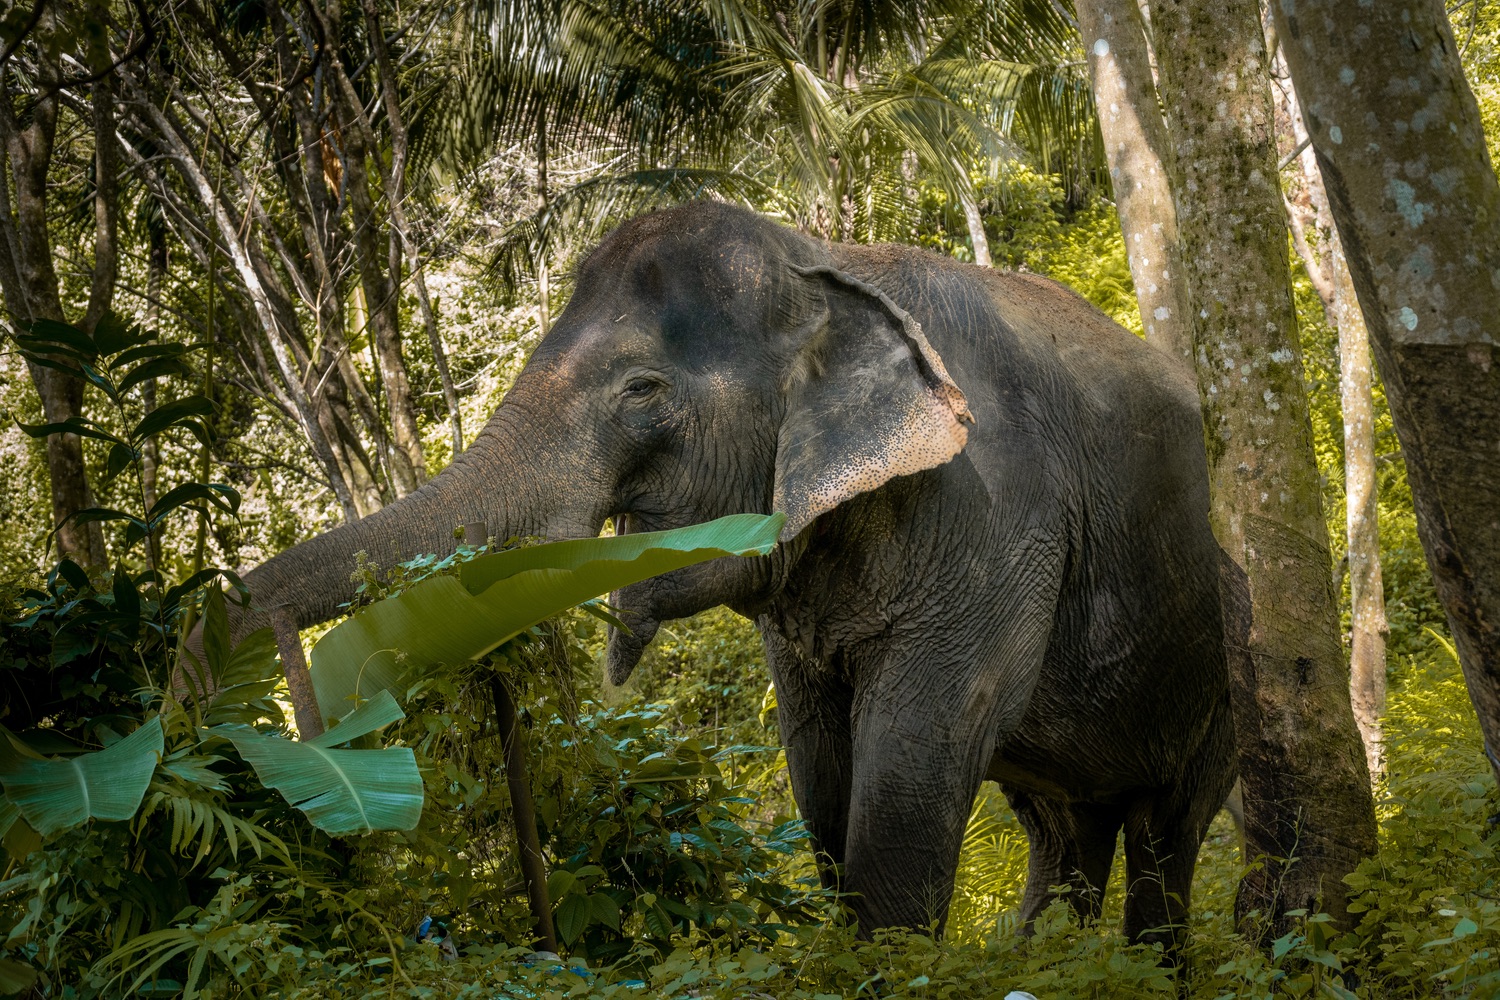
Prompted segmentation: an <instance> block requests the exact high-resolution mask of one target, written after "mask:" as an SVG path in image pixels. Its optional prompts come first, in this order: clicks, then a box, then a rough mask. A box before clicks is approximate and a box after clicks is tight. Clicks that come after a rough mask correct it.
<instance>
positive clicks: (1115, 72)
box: [1075, 0, 1193, 364]
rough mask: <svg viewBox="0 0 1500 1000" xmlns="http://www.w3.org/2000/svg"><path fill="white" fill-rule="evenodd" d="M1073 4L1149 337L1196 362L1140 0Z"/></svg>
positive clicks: (1163, 133)
mask: <svg viewBox="0 0 1500 1000" xmlns="http://www.w3.org/2000/svg"><path fill="white" fill-rule="evenodd" d="M1075 6H1076V8H1077V11H1078V30H1079V32H1080V33H1081V34H1082V36H1083V43H1084V48H1085V49H1086V50H1087V51H1088V59H1089V74H1090V76H1091V77H1092V79H1093V81H1094V104H1095V106H1097V107H1098V109H1099V130H1100V132H1101V133H1103V136H1104V152H1105V156H1106V158H1107V159H1108V161H1109V176H1110V180H1111V182H1112V183H1113V185H1114V195H1115V210H1116V211H1117V212H1118V213H1119V216H1120V232H1121V233H1122V234H1123V235H1124V237H1125V250H1126V253H1127V254H1128V256H1129V260H1130V277H1131V280H1132V281H1133V282H1134V283H1135V296H1136V301H1137V302H1139V303H1140V307H1141V324H1142V326H1143V327H1144V328H1145V331H1146V340H1147V342H1148V343H1150V344H1152V345H1153V346H1155V347H1157V348H1159V349H1161V350H1163V351H1166V352H1167V353H1168V354H1170V355H1172V356H1173V357H1175V358H1180V359H1182V362H1183V363H1184V364H1192V355H1193V330H1192V323H1191V322H1190V320H1191V316H1190V310H1189V306H1188V287H1187V284H1186V282H1184V281H1183V279H1182V259H1181V249H1180V246H1179V244H1178V237H1177V211H1176V208H1175V207H1174V206H1173V204H1172V188H1171V183H1170V181H1169V179H1168V177H1169V168H1168V165H1169V164H1170V162H1171V147H1170V146H1168V144H1167V126H1166V122H1164V121H1163V120H1162V116H1161V111H1160V109H1159V107H1158V104H1157V98H1156V84H1155V81H1154V79H1153V77H1152V72H1151V49H1150V45H1149V43H1148V42H1147V40H1146V32H1145V25H1144V24H1143V23H1142V22H1141V12H1140V10H1139V8H1137V7H1136V5H1135V0H1078V3H1077V4H1076V5H1075Z"/></svg>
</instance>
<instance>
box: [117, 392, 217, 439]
mask: <svg viewBox="0 0 1500 1000" xmlns="http://www.w3.org/2000/svg"><path fill="white" fill-rule="evenodd" d="M213 411H214V404H213V400H211V399H209V398H208V397H206V396H198V395H193V396H184V397H183V398H182V399H174V400H173V401H172V402H170V403H166V404H163V405H162V406H158V407H157V408H156V409H154V410H152V411H151V412H150V413H149V414H147V415H146V416H145V418H143V419H142V420H141V422H140V423H138V424H136V425H135V429H134V430H132V431H131V432H130V438H131V440H133V441H139V440H141V439H142V438H148V437H150V436H151V435H153V434H160V433H161V432H162V431H164V430H166V429H167V428H168V427H172V426H175V425H177V424H179V423H186V422H188V419H189V418H191V417H206V416H208V415H209V414H211V413H213ZM194 433H197V432H196V431H195V432H194Z"/></svg>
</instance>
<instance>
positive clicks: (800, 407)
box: [236, 203, 1234, 941]
mask: <svg viewBox="0 0 1500 1000" xmlns="http://www.w3.org/2000/svg"><path fill="white" fill-rule="evenodd" d="M775 510H781V511H785V512H786V513H787V515H788V521H787V527H786V530H785V532H784V533H783V535H782V543H781V545H780V546H779V547H778V548H777V550H776V551H775V552H774V553H773V554H772V555H770V556H768V557H765V558H763V559H754V560H721V561H718V562H714V563H708V564H704V565H702V566H698V567H693V568H691V569H687V570H682V571H679V572H677V573H673V574H670V575H668V576H665V577H662V578H659V579H657V580H654V581H649V582H647V583H645V584H641V585H638V586H635V587H631V588H629V589H627V590H625V591H622V592H621V593H620V594H618V595H617V597H616V600H617V602H618V603H619V605H620V606H621V607H622V608H623V609H624V613H625V616H626V620H627V622H628V623H630V624H631V625H632V626H633V628H634V634H633V635H629V636H626V635H616V636H614V637H612V640H611V644H610V651H609V662H608V669H609V673H610V675H611V676H612V678H613V679H614V680H616V681H619V680H622V679H623V678H624V677H625V676H626V675H628V673H629V672H630V669H631V668H632V667H633V666H634V665H635V663H636V662H637V660H638V659H639V657H640V654H641V648H642V646H643V645H644V642H645V641H646V640H649V638H650V636H651V635H653V634H654V633H655V630H656V626H657V623H658V622H660V621H662V620H665V619H668V618H675V617H681V616H685V615H689V614H693V613H696V612H698V611H700V610H703V609H705V608H708V607H712V606H714V605H718V604H727V605H729V606H730V607H732V608H734V609H735V610H737V611H739V612H740V613H742V614H745V615H747V616H750V617H752V618H754V619H755V621H756V623H757V625H758V626H759V628H760V631H761V634H762V635H763V636H764V638H765V643H766V652H767V659H768V662H769V665H770V670H771V674H772V677H773V679H774V681H775V683H776V687H777V696H778V700H779V705H780V719H781V732H782V734H783V737H784V740H785V742H786V747H787V761H788V767H789V769H790V772H791V779H792V787H793V790H794V792H795V794H796V797H797V802H798V804H799V806H800V807H801V810H802V813H803V816H804V817H805V819H806V821H807V824H808V827H809V829H810V831H811V833H812V836H813V838H814V843H815V846H816V848H817V850H818V851H819V852H820V856H821V858H822V860H823V862H824V872H825V878H826V879H829V880H837V882H838V884H839V885H840V886H841V887H842V888H844V889H846V890H848V891H850V892H851V893H854V894H855V895H854V896H853V898H852V901H851V905H852V907H853V910H854V912H855V914H856V915H857V917H858V918H859V920H860V926H861V928H862V930H864V931H866V932H868V931H869V930H871V929H873V928H875V927H879V926H892V925H908V926H928V925H930V924H931V923H932V922H934V921H938V922H941V921H942V920H943V919H944V918H945V916H946V914H947V910H948V902H949V897H950V895H951V893H952V888H953V877H954V871H955V868H956V866H957V862H958V853H959V846H960V842H961V840H962V837H963V832H964V827H965V821H966V819H967V817H968V815H969V811H970V808H971V806H972V803H973V800H974V797H975V794H976V792H977V790H978V788H979V784H980V782H981V781H982V780H984V779H985V778H987V777H988V778H993V779H995V780H996V781H998V782H999V783H1000V784H1001V786H1002V787H1003V788H1004V790H1005V792H1006V795H1007V796H1008V797H1009V799H1010V801H1011V804H1012V805H1013V807H1014V808H1015V811H1016V813H1017V815H1018V817H1019V818H1020V820H1021V822H1022V824H1023V825H1024V826H1025V828H1026V831H1027V834H1028V837H1029V839H1030V844H1031V855H1030V857H1031V862H1030V871H1029V874H1028V881H1027V889H1026V896H1025V902H1024V904H1023V911H1024V912H1023V916H1025V917H1026V918H1027V919H1029V918H1031V917H1034V916H1035V915H1036V914H1037V913H1038V912H1040V910H1041V909H1042V908H1043V907H1044V906H1045V905H1046V904H1047V902H1048V900H1049V895H1048V892H1049V889H1048V887H1049V886H1052V885H1059V884H1071V885H1072V886H1073V887H1074V890H1075V891H1074V892H1072V893H1071V894H1070V899H1071V900H1072V902H1073V904H1074V905H1075V906H1076V907H1078V908H1079V909H1080V910H1082V911H1083V912H1084V913H1086V914H1096V913H1097V912H1098V909H1099V905H1100V900H1101V896H1102V890H1103V886H1104V884H1105V882H1106V880H1107V878H1108V874H1109V869H1110V864H1111V861H1112V858H1113V856H1114V849H1115V841H1116V836H1117V834H1118V833H1119V831H1120V830H1121V828H1122V827H1123V829H1124V831H1125V859H1126V867H1127V885H1128V886H1129V895H1128V898H1127V901H1126V907H1125V921H1126V929H1127V931H1128V932H1129V933H1130V934H1131V935H1133V936H1135V937H1138V938H1139V937H1151V936H1153V931H1155V933H1156V934H1160V935H1162V936H1164V937H1165V938H1166V939H1167V940H1169V941H1170V940H1171V939H1172V936H1173V934H1172V932H1171V931H1170V930H1162V929H1163V928H1170V927H1177V926H1180V925H1181V923H1182V922H1183V920H1184V916H1185V911H1186V906H1187V899H1188V892H1189V887H1190V882H1191V878H1192V871H1193V865H1194V862H1195V860H1196V856H1197V852H1198V847H1199V844H1200V843H1201V841H1202V838H1203V835H1204V832H1205V830H1206V828H1207V825H1208V822H1209V820H1210V818H1211V817H1212V816H1213V814H1214V813H1215V811H1216V810H1217V808H1218V805H1219V803H1220V802H1222V801H1223V799H1224V795H1225V793H1226V792H1227V791H1228V789H1229V787H1230V785H1231V784H1232V782H1233V779H1234V763H1233V757H1232V738H1231V730H1230V718H1229V709H1228V696H1227V682H1226V676H1225V667H1224V662H1223V652H1222V638H1221V627H1220V611H1219V598H1218V582H1217V574H1218V567H1219V552H1218V548H1217V546H1216V544H1215V542H1214V539H1213V536H1212V534H1211V533H1210V530H1209V526H1208V491H1207V474H1206V471H1205V462H1204V455H1203V442H1202V430H1201V424H1200V421H1199V415H1198V403H1197V397H1196V393H1195V390H1194V387H1193V385H1192V384H1191V381H1190V378H1189V376H1188V375H1186V374H1185V373H1181V372H1179V371H1178V369H1177V363H1176V362H1174V361H1173V360H1172V359H1170V358H1168V357H1166V356H1165V355H1162V354H1158V353H1157V352H1156V351H1155V350H1154V349H1152V348H1150V347H1148V346H1147V345H1146V344H1145V343H1143V342H1142V341H1140V340H1138V339H1136V338H1135V337H1133V336H1131V335H1130V334H1129V333H1127V332H1126V331H1125V330H1123V329H1121V328H1120V327H1118V326H1116V325H1115V324H1114V323H1112V322H1110V321H1109V320H1108V319H1106V318H1105V317H1104V316H1102V315H1101V314H1100V313H1099V312H1098V311H1096V310H1095V309H1094V308H1093V307H1091V306H1090V305H1088V304H1087V303H1086V302H1084V301H1083V300H1082V299H1081V298H1079V297H1078V296H1076V295H1074V294H1073V293H1072V292H1070V291H1067V290H1065V289H1063V288H1062V287H1060V286H1058V285H1056V284H1054V283H1052V282H1050V281H1047V280H1045V279H1043V278H1040V277H1036V276H1033V275H1024V274H1007V273H1001V272H996V271H991V270H988V269H982V268H977V267H973V266H969V265H964V264H959V263H956V262H954V261H951V260H947V259H944V258H940V257H937V256H934V255H932V254H929V253H926V252H923V251H919V250H914V249H910V248H904V247H895V246H876V247H860V246H844V245H837V244H835V245H828V244H824V243H821V242H818V241H815V240H812V239H809V238H807V237H805V236H802V235H799V234H798V233H796V232H795V231H793V230H791V229H788V228H786V227H784V226H781V225H779V224H776V223H774V222H771V221H769V220H766V219H763V218H761V217H759V216H756V215H753V214H751V213H749V212H745V211H743V210H739V209H734V208H729V207H725V206H722V205H716V204H710V203H698V204H693V205H688V206H685V207H682V208H677V209H672V210H669V211H662V212H658V213H654V214H651V215H647V216H643V217H641V218H638V219H635V220H633V221H631V222H628V223H626V224H624V225H622V226H621V227H619V228H618V229H617V230H615V231H614V232H613V233H612V234H611V235H610V236H608V237H607V238H606V239H605V240H604V242H603V243H602V244H601V245H600V246H599V247H598V248H597V249H596V250H595V251H594V252H593V253H591V254H590V255H589V256H588V257H587V259H585V260H584V261H583V263H582V264H581V266H580V268H579V270H578V276H577V292H576V294H575V295H574V296H573V299H572V301H571V302H570V303H569V305H568V307H567V309H566V311H565V312H564V313H563V315H562V316H561V317H560V318H559V319H558V321H557V324H556V325H555V327H554V328H553V330H552V332H551V333H550V334H549V335H548V336H547V337H546V338H545V339H544V340H543V341H542V343H541V344H540V345H539V346H538V347H537V349H536V351H535V353H534V354H533V356H532V358H531V359H530V361H529V362H528V363H527V365H526V368H525V369H524V370H523V371H522V373H521V375H520V376H519V378H518V379H517V381H516V384H515V386H514V387H513V388H512V390H511V391H510V393H509V394H508V395H507V396H506V399H505V401H504V402H503V403H502V405H501V406H500V408H499V409H498V410H497V411H496V413H495V415H494V416H493V417H492V418H491V420H490V423H489V424H488V425H487V426H486V427H485V429H484V431H483V432H482V433H481V434H480V436H479V437H478V439H477V440H476V441H475V442H474V443H473V445H472V446H471V447H470V448H469V449H468V450H467V451H465V452H464V453H463V455H461V456H460V458H459V459H458V460H457V461H456V462H455V463H454V464H453V465H452V466H450V467H449V469H447V470H446V471H445V472H444V473H443V474H442V475H440V476H438V477H437V478H436V479H434V480H433V481H432V482H431V483H429V484H428V485H426V486H425V487H423V488H422V489H421V490H419V491H417V492H416V493H414V494H412V495H411V496H410V497H407V498H406V499H404V500H402V501H400V502H399V503H396V504H393V505H392V506H390V507H388V508H386V509H385V510H383V511H381V512H379V513H378V514H376V515H374V516H372V517H369V518H366V519H364V520H362V521H359V522H356V523H354V524H351V525H348V526H346V527H343V528H339V529H337V530H335V531H332V532H330V533H328V534H326V535H322V536H320V537H318V538H315V539H313V540H312V541H310V542H307V543H304V544H303V545H300V546H297V547H296V548H293V549H291V550H289V551H287V552H285V553H283V554H281V555H279V556H277V557H276V558H275V559H272V560H271V561H270V562H268V563H266V564H265V565H264V566H262V567H260V568H258V569H256V570H255V571H253V572H252V573H250V574H249V575H248V576H247V578H246V582H247V583H248V584H249V586H250V588H251V590H252V592H253V594H254V599H255V606H256V607H259V608H260V609H262V610H260V611H258V612H256V613H252V614H248V615H246V616H244V617H243V618H242V619H241V620H239V621H238V622H237V623H236V629H237V631H240V632H243V631H245V630H246V629H248V628H250V627H253V626H254V625H256V624H258V623H259V621H261V620H263V618H264V615H265V613H266V612H265V610H264V609H265V608H267V607H271V606H287V607H290V608H291V609H292V610H293V612H294V614H295V615H296V617H297V619H298V621H299V623H300V624H302V625H304V626H306V625H308V624H311V623H312V622H315V621H320V620H325V619H327V618H329V617H331V616H332V615H333V614H335V613H336V612H337V606H338V603H339V602H340V601H344V600H347V599H348V596H349V594H350V592H351V590H352V586H351V585H350V584H349V583H348V575H349V572H350V570H351V569H352V568H353V566H354V553H356V552H358V551H361V550H363V551H366V552H367V553H369V555H370V556H371V558H373V559H374V560H376V561H377V562H379V563H380V564H382V565H386V566H389V565H391V564H392V563H394V562H395V561H397V560H400V559H404V558H410V557H411V556H414V555H416V554H418V553H421V552H431V551H444V550H447V549H449V548H451V546H452V533H453V528H454V526H455V525H459V524H468V523H472V522H476V521H483V522H485V524H486V525H487V526H488V528H489V531H490V533H491V534H494V535H498V536H500V537H506V536H509V535H513V534H545V535H548V536H550V537H569V536H574V537H576V536H582V535H591V534H595V533H597V532H598V530H599V528H600V526H601V525H602V523H603V522H604V521H605V519H607V518H610V517H615V518H616V520H617V523H623V524H625V525H626V526H627V527H628V530H632V531H637V530H655V529H661V528H669V527H677V526H681V525H686V524H692V523H696V522H700V521H705V520H708V519H710V518H714V517H718V516H722V515H725V514H731V513H738V512H743V511H756V512H761V513H770V512H772V511H775ZM621 515H624V516H623V517H622V516H621ZM324 710H325V711H331V709H330V708H329V706H324Z"/></svg>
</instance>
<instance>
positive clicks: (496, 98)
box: [432, 0, 1101, 281]
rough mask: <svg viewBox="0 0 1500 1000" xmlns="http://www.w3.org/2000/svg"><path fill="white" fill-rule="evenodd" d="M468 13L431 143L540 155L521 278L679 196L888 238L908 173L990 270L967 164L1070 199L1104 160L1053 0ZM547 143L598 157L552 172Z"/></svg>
mask: <svg viewBox="0 0 1500 1000" xmlns="http://www.w3.org/2000/svg"><path fill="white" fill-rule="evenodd" d="M465 16H466V17H467V18H468V24H467V28H466V29H465V30H464V31H463V32H462V33H461V34H462V36H463V37H465V38H466V39H468V40H469V41H468V43H467V45H466V47H465V51H464V53H463V58H462V65H463V72H462V73H461V74H459V75H458V76H457V77H456V82H455V85H454V87H453V88H452V90H451V91H450V93H449V96H448V100H447V103H446V105H445V111H446V115H445V117H446V120H447V122H448V128H447V130H446V132H445V133H444V135H443V137H442V141H441V143H438V144H435V146H434V149H433V150H432V154H433V156H434V158H435V159H441V160H442V162H444V163H445V164H446V165H447V166H448V167H449V168H450V169H456V170H465V169H472V168H473V167H474V166H475V165H476V164H477V163H479V162H481V160H482V159H483V157H484V156H485V155H487V153H488V152H489V151H490V150H492V149H494V148H496V147H497V146H510V147H517V146H519V147H522V148H526V149H529V150H531V151H532V153H533V155H534V157H535V160H536V163H537V174H536V177H537V184H536V192H535V193H536V198H535V202H534V204H535V209H534V211H532V212H531V213H529V214H527V215H526V216H525V217H524V218H522V219H521V220H520V221H519V222H518V223H516V224H515V225H514V226H513V227H512V228H511V230H510V231H509V232H508V233H507V234H506V235H505V237H504V238H503V239H502V240H501V242H500V251H499V253H498V256H497V261H498V262H499V264H500V265H501V266H502V268H503V269H504V270H505V272H506V273H507V275H508V276H509V277H510V278H511V279H512V280H513V281H514V280H517V279H518V278H519V277H520V276H521V275H522V274H523V273H532V274H536V275H537V277H538V278H539V279H543V280H544V279H545V275H546V260H547V258H548V255H549V247H550V246H551V245H552V244H553V242H554V241H555V239H556V234H557V233H558V232H559V231H561V230H562V229H564V228H566V230H567V231H568V232H571V233H574V234H587V235H589V236H592V235H594V234H596V233H597V232H598V231H599V230H600V229H602V228H603V227H604V226H605V225H607V224H608V223H609V222H611V221H613V220H615V219H618V218H620V217H622V216H624V215H627V214H633V213H634V212H637V211H640V210H642V209H644V208H646V207H649V206H652V205H656V204H660V203H664V202H673V201H678V200H683V199H686V198H692V197H703V196H711V197H720V198H725V199H729V200H735V201H740V202H743V203H746V204H749V205H751V206H753V207H756V208H758V209H761V210H765V211H769V212H772V213H774V214H779V215H782V216H783V217H786V218H788V219H790V220H792V221H795V222H797V223H798V224H800V225H802V226H804V227H805V228H807V229H809V230H811V231H814V232H819V233H821V234H823V235H825V236H827V237H829V238H836V239H846V240H864V241H874V240H880V239H899V238H902V237H903V236H906V235H908V234H909V232H910V230H911V228H912V227H911V222H912V221H913V218H914V215H915V210H916V202H917V191H918V181H923V182H926V183H928V184H934V185H937V186H938V187H940V188H941V189H943V190H944V191H945V192H947V193H948V194H949V196H950V197H951V198H952V199H953V200H954V201H955V202H956V203H958V204H960V205H962V206H963V207H964V210H965V212H964V214H965V218H966V220H967V222H968V227H969V231H970V238H971V242H972V243H973V246H974V250H975V257H976V259H978V260H980V261H981V262H985V263H987V262H988V248H987V240H986V238H985V235H984V230H983V223H982V216H981V213H980V211H979V205H978V203H977V198H976V194H975V186H974V172H975V170H976V167H977V168H978V169H979V170H981V171H984V170H989V171H994V170H995V169H996V168H997V167H998V165H999V163H1000V162H1001V161H1002V160H1003V159H1004V158H1006V157H1010V156H1018V155H1023V154H1029V155H1031V156H1032V157H1033V158H1035V159H1036V160H1038V161H1039V163H1041V165H1043V167H1044V168H1045V169H1053V170H1058V171H1060V172H1063V173H1064V175H1065V176H1067V177H1068V178H1069V180H1070V188H1072V189H1077V188H1080V187H1081V186H1083V185H1085V184H1086V183H1088V180H1089V178H1090V177H1091V176H1092V174H1093V172H1094V168H1095V167H1096V166H1097V164H1098V163H1099V162H1100V160H1101V157H1100V156H1099V155H1098V151H1097V143H1096V141H1095V139H1094V136H1095V131H1096V130H1095V126H1094V124H1093V119H1092V110H1093V109H1092V102H1091V98H1090V96H1089V87H1088V78H1087V75H1086V73H1085V71H1084V68H1083V62H1082V59H1081V53H1080V50H1079V47H1078V42H1077V36H1076V31H1075V29H1074V28H1073V26H1072V25H1071V24H1070V23H1069V22H1068V20H1067V19H1066V18H1065V17H1064V16H1063V15H1062V14H1060V13H1059V12H1058V11H1057V9H1055V8H1054V7H1053V6H1052V5H1051V4H1049V3H1047V2H1045V0H980V2H977V3H976V2H955V0H923V2H910V3H899V2H895V0H886V2H873V0H861V2H854V3H835V2H832V0H804V2H799V3H786V2H782V3H776V2H755V0H696V2H695V0H594V2H591V0H518V2H504V0H490V2H489V3H488V4H486V5H482V6H478V7H475V8H471V9H469V10H468V11H467V13H466V15H465ZM560 152H561V153H562V154H563V155H566V156H570V157H572V158H573V159H575V160H576V159H583V160H586V161H588V162H589V163H591V164H593V168H592V169H582V170H580V171H578V172H577V176H576V177H575V179H574V180H573V181H572V182H571V183H569V184H566V185H556V184H553V183H550V182H549V173H548V163H549V160H550V159H553V158H556V157H557V156H558V155H559V153H560Z"/></svg>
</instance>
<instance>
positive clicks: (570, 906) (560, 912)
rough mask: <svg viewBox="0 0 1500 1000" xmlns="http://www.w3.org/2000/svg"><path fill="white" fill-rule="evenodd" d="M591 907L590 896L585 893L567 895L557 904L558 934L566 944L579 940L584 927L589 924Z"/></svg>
mask: <svg viewBox="0 0 1500 1000" xmlns="http://www.w3.org/2000/svg"><path fill="white" fill-rule="evenodd" d="M591 909H592V906H591V904H590V903H589V898H588V897H587V896H585V895H582V894H580V893H575V894H573V895H570V896H567V897H565V898H564V899H563V901H562V902H561V903H559V904H558V906H557V920H556V923H557V936H558V937H560V938H562V940H563V942H564V943H566V944H572V943H573V942H574V941H577V940H578V937H579V935H580V934H582V933H583V931H584V928H586V927H587V926H588V925H589V915H590V911H591Z"/></svg>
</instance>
